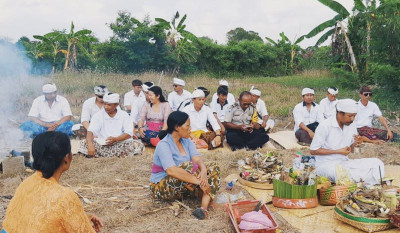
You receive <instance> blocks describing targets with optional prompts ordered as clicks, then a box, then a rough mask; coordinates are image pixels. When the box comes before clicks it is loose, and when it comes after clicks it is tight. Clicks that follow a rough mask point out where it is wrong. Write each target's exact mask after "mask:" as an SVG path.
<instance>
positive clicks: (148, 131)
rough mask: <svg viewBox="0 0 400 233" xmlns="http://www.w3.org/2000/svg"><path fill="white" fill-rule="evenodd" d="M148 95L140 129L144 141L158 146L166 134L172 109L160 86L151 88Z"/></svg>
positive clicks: (139, 123) (141, 116)
mask: <svg viewBox="0 0 400 233" xmlns="http://www.w3.org/2000/svg"><path fill="white" fill-rule="evenodd" d="M148 96H149V102H147V103H145V104H144V105H143V107H142V110H141V112H140V117H139V121H138V131H139V136H140V138H141V139H142V141H143V142H144V143H146V144H151V145H153V146H156V145H157V143H158V142H159V141H160V138H162V136H165V130H167V128H168V127H167V119H168V116H169V114H170V113H171V111H172V110H171V107H170V106H169V104H168V102H167V101H166V100H165V98H164V95H163V93H162V89H161V88H160V87H159V86H153V87H151V88H149V92H148ZM159 134H161V135H159Z"/></svg>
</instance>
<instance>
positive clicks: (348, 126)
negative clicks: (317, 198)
mask: <svg viewBox="0 0 400 233" xmlns="http://www.w3.org/2000/svg"><path fill="white" fill-rule="evenodd" d="M336 108H337V113H336V115H335V116H332V117H331V118H328V119H325V120H324V121H323V122H321V124H320V125H319V126H318V128H317V130H316V131H315V136H314V139H313V141H312V143H311V146H310V151H311V154H312V155H316V164H315V166H316V172H317V175H319V176H326V177H328V178H329V179H330V180H331V181H333V182H335V181H336V179H337V171H338V170H341V169H344V171H346V172H347V173H348V174H349V176H350V177H351V179H352V180H353V181H354V182H360V181H361V180H362V181H364V182H365V183H366V184H368V185H375V184H379V181H380V177H384V164H383V162H382V161H381V160H379V159H376V158H364V159H349V157H348V155H349V154H350V153H351V152H353V150H354V146H355V145H356V143H357V142H356V140H355V137H356V136H357V128H356V125H355V123H353V121H354V118H355V117H356V114H357V102H356V101H354V100H352V99H343V100H339V101H338V103H337V106H336Z"/></svg>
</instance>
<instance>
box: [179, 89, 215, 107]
mask: <svg viewBox="0 0 400 233" xmlns="http://www.w3.org/2000/svg"><path fill="white" fill-rule="evenodd" d="M197 89H198V90H202V91H203V92H204V95H205V103H204V105H205V106H208V104H207V97H208V95H210V91H209V90H208V89H207V88H205V87H196V89H195V90H197ZM192 103H193V102H192V99H187V100H184V101H183V102H182V103H181V104H180V105H179V107H178V109H177V111H182V110H183V109H184V108H185V107H186V106H188V105H189V104H192Z"/></svg>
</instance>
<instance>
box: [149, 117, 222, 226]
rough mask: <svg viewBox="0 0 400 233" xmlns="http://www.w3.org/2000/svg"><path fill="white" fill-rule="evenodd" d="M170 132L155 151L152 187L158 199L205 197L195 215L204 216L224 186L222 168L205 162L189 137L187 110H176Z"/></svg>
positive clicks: (202, 198) (169, 126)
mask: <svg viewBox="0 0 400 233" xmlns="http://www.w3.org/2000/svg"><path fill="white" fill-rule="evenodd" d="M167 125H168V130H167V132H168V134H167V136H165V138H164V139H163V140H161V141H160V142H159V143H158V145H157V147H156V150H155V152H154V161H153V167H152V172H151V177H150V189H151V191H152V194H153V197H154V198H155V199H158V200H173V199H182V197H184V196H192V197H193V196H195V197H196V196H197V197H201V207H200V208H197V209H196V210H195V211H194V212H193V215H194V216H196V217H197V218H199V219H204V218H205V217H206V215H207V208H208V205H209V204H210V202H211V200H212V199H213V198H214V197H215V194H216V192H217V191H218V190H219V187H220V178H219V172H220V169H219V167H218V166H217V165H216V163H210V164H208V166H206V165H204V163H203V160H202V159H201V156H200V155H199V153H198V152H197V150H196V146H195V145H194V144H193V142H192V141H191V140H190V139H189V137H190V119H189V116H188V114H186V113H184V112H179V111H176V112H172V113H171V114H170V115H169V117H168V119H167Z"/></svg>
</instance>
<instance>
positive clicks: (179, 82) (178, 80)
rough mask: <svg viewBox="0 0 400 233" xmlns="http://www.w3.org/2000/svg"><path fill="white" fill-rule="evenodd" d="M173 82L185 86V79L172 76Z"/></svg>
mask: <svg viewBox="0 0 400 233" xmlns="http://www.w3.org/2000/svg"><path fill="white" fill-rule="evenodd" d="M174 84H176V85H180V86H185V81H183V80H182V79H179V78H174Z"/></svg>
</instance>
